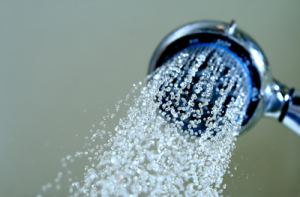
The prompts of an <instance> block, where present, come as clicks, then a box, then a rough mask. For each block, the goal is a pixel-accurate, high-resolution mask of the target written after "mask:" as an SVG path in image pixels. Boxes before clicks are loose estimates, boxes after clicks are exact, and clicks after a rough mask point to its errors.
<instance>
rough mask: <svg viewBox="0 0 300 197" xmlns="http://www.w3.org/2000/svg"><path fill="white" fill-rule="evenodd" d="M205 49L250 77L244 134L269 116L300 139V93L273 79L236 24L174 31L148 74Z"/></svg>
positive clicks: (259, 53)
mask: <svg viewBox="0 0 300 197" xmlns="http://www.w3.org/2000/svg"><path fill="white" fill-rule="evenodd" d="M205 47H206V48H207V47H213V50H214V51H223V52H224V51H225V53H227V54H229V55H230V58H231V59H235V61H237V62H239V65H240V66H241V70H242V71H243V72H244V76H246V77H245V80H244V82H245V83H246V85H247V87H248V94H249V95H248V101H247V106H246V108H247V109H246V114H245V116H244V117H243V123H242V129H241V132H242V131H245V130H248V129H249V128H250V127H251V126H252V125H254V124H255V123H256V122H257V121H258V120H259V119H260V118H261V117H262V116H263V115H265V116H268V117H272V118H274V119H277V120H279V121H280V122H282V123H283V124H285V125H286V126H288V127H289V128H291V129H292V130H293V131H295V132H296V133H297V134H298V135H300V91H298V90H295V89H294V88H290V87H288V86H285V85H283V84H281V83H279V82H278V81H276V80H275V79H274V78H273V76H272V74H271V71H270V67H269V64H268V61H267V58H266V56H265V55H264V53H263V51H262V50H261V48H260V47H259V46H258V44H257V43H256V42H255V41H254V40H253V39H252V38H251V37H250V36H248V35H247V34H246V33H244V32H243V31H242V30H240V29H238V28H236V24H235V23H234V21H232V22H231V23H229V24H228V23H224V22H219V21H199V22H194V23H189V24H186V25H183V26H181V27H179V28H178V29H176V30H174V31H173V32H171V33H170V34H169V35H167V36H166V37H165V38H164V39H163V41H162V42H161V43H160V44H159V46H158V47H157V49H156V50H155V52H154V55H153V57H152V59H151V62H150V66H149V70H148V74H150V73H152V72H153V71H154V70H155V69H156V68H158V67H160V66H162V65H163V64H164V63H165V62H167V61H168V60H170V58H172V57H174V56H176V55H177V54H178V53H179V52H181V51H183V50H190V53H193V52H191V51H192V48H197V50H198V51H199V50H206V49H205ZM197 50H194V51H197ZM223 73H225V72H223ZM219 85H222V84H219ZM216 89H217V87H216ZM216 91H217V90H216Z"/></svg>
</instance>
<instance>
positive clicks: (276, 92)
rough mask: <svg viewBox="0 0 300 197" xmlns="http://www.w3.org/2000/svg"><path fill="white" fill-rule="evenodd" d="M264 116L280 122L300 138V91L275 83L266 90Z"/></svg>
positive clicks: (275, 81)
mask: <svg viewBox="0 0 300 197" xmlns="http://www.w3.org/2000/svg"><path fill="white" fill-rule="evenodd" d="M265 97H266V107H265V111H264V115H265V116H266V117H270V118H273V119H276V120H278V121H279V122H281V123H282V124H284V125H285V126H287V127H288V128H289V129H291V130H292V131H294V132H295V133H296V134H298V135H299V136H300V91H299V90H297V89H294V88H291V87H289V86H287V85H284V84H282V83H280V82H279V81H277V80H275V79H274V82H273V83H271V84H270V85H268V86H267V88H266V90H265Z"/></svg>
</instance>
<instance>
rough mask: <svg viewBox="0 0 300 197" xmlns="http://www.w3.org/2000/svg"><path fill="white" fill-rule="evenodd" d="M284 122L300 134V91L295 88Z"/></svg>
mask: <svg viewBox="0 0 300 197" xmlns="http://www.w3.org/2000/svg"><path fill="white" fill-rule="evenodd" d="M282 123H283V124H284V125H286V126H287V127H288V128H290V129H291V130H293V131H295V133H296V134H298V135H299V136H300V91H299V90H294V92H293V94H292V95H291V100H290V102H289V103H288V106H287V111H286V114H285V116H284V117H283V120H282Z"/></svg>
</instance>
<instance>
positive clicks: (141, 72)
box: [0, 0, 300, 197]
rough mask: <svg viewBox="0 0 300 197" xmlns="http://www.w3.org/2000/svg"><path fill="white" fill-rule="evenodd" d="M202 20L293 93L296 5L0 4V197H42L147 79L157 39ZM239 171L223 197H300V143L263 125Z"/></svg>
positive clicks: (243, 143) (298, 23) (244, 144)
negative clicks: (252, 53)
mask: <svg viewBox="0 0 300 197" xmlns="http://www.w3.org/2000/svg"><path fill="white" fill-rule="evenodd" d="M202 19H214V20H223V21H230V20H231V19H235V20H236V22H237V25H238V26H239V27H240V28H241V29H243V30H244V31H246V32H248V33H249V34H250V35H251V36H252V37H254V38H255V40H256V41H257V42H258V43H260V45H261V47H262V48H263V49H264V51H265V53H266V55H267V57H268V59H269V62H270V64H271V67H272V72H273V75H274V76H275V77H276V78H278V79H279V80H280V81H282V82H284V83H286V84H290V85H293V86H295V87H296V88H300V76H299V75H300V63H299V62H300V55H299V51H300V50H299V46H300V38H299V35H300V1H297V0H293V1H292V0H289V1H287V0H285V1H244V0H243V1H203V0H202V1H196V0H195V1H184V2H183V1H174V0H172V1H171V0H165V1H151V2H150V1H97V2H96V1H81V2H77V1H76V2H71V1H69V2H67V1H64V2H58V1H57V2H49V1H48V2H46V1H43V2H31V1H27V2H21V1H16V2H8V1H1V2H0V196H1V197H14V196H24V197H27V196H36V194H38V193H40V191H41V186H42V185H43V184H45V183H47V182H49V181H53V180H54V178H55V177H56V174H57V172H59V171H61V169H62V168H61V163H60V159H61V158H62V157H65V156H66V155H68V154H72V155H73V154H74V153H75V152H76V151H80V150H82V145H83V143H84V136H86V135H87V133H89V132H88V131H89V129H90V128H91V125H92V124H95V125H99V122H100V121H101V120H102V116H104V115H105V114H106V112H105V109H106V108H108V109H113V108H114V105H115V104H116V102H117V101H118V100H119V99H122V98H124V97H125V95H126V94H127V93H128V92H129V91H130V89H131V86H132V84H133V83H137V82H138V81H140V80H142V79H143V78H144V77H145V76H146V73H147V67H148V63H149V60H150V58H151V55H152V53H153V51H154V49H155V47H156V46H157V45H158V43H159V42H160V41H161V39H162V38H163V37H164V36H165V35H166V34H167V33H169V32H170V31H171V30H173V29H174V28H176V27H178V26H180V25H182V24H184V23H187V22H191V21H195V20H202ZM84 110H85V112H84ZM115 121H116V120H115ZM85 162H86V161H85ZM236 164H238V170H237V171H235V170H233V169H232V170H231V171H232V172H233V174H234V177H233V178H231V177H229V176H225V181H224V182H225V183H227V185H228V186H227V189H226V191H225V193H224V194H226V195H231V196H249V197H250V196H255V197H260V196H261V197H266V196H300V137H299V136H297V135H296V134H294V133H293V132H291V131H289V130H288V129H287V128H285V127H284V126H283V125H280V124H279V123H278V122H276V121H273V120H269V119H266V118H263V119H262V120H261V121H260V122H259V123H258V124H257V125H256V126H255V127H254V128H252V129H251V131H250V132H248V133H245V134H244V135H242V136H240V137H239V138H238V141H237V149H236V150H235V151H234V156H233V159H232V165H231V166H232V168H233V166H235V165H236ZM83 165H84V162H83ZM80 169H81V168H80ZM78 174H81V172H80V170H78ZM247 177H248V179H247ZM66 194H67V193H66V190H65V189H62V190H61V191H60V193H58V196H66Z"/></svg>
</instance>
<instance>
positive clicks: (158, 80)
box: [38, 45, 250, 197]
mask: <svg viewBox="0 0 300 197" xmlns="http://www.w3.org/2000/svg"><path fill="white" fill-rule="evenodd" d="M248 78H249V77H247V72H245V70H244V68H243V65H241V63H240V62H239V61H238V60H237V58H234V56H233V55H232V54H230V53H229V52H228V51H226V50H223V49H220V48H217V47H216V46H213V45H196V46H191V47H189V48H186V49H184V50H183V51H180V52H179V53H177V54H176V55H174V56H173V57H172V58H170V59H169V60H168V61H167V62H165V63H164V64H163V65H162V66H161V67H159V68H157V69H156V70H155V72H154V73H152V74H151V75H149V76H148V77H147V78H146V79H145V81H144V82H139V83H138V85H134V86H133V89H132V91H131V94H130V96H131V97H132V100H133V101H132V102H131V103H130V105H129V104H128V102H129V95H128V96H127V97H126V99H125V100H123V101H122V100H121V101H119V102H118V103H117V104H116V111H119V109H120V106H121V105H124V104H125V105H128V107H127V108H128V109H127V111H125V112H126V113H125V115H124V116H123V117H121V118H120V119H119V123H118V125H117V126H115V128H114V129H109V128H107V127H106V126H105V124H106V123H105V120H104V121H101V122H100V127H101V129H97V130H96V129H94V131H93V134H92V136H91V137H90V138H89V139H88V143H87V145H86V146H85V147H86V148H85V149H86V150H85V151H81V152H76V154H74V155H73V156H71V155H69V156H67V157H66V158H63V160H62V162H63V165H67V164H66V162H67V161H68V160H72V161H75V163H76V159H77V158H79V157H86V158H87V161H86V167H85V172H84V178H83V179H82V180H79V181H70V186H69V192H70V194H69V195H70V196H90V197H94V196H130V197H136V196H159V197H161V196H198V197H199V196H222V192H223V190H224V189H225V188H226V185H225V184H223V183H222V182H223V175H224V174H225V173H226V171H228V168H229V163H230V158H231V154H232V151H233V149H234V148H235V144H234V141H235V140H236V136H237V134H238V133H239V130H240V128H241V124H242V121H243V116H244V114H245V111H246V106H247V102H248V98H249V94H250V93H249V90H248V84H249V82H248V81H247V80H248ZM118 113H120V111H119V112H118ZM114 116H115V114H114V113H108V115H107V117H105V118H104V119H106V118H114ZM115 120H117V119H115ZM103 139H108V140H107V141H106V142H104V143H103V141H104V140H103ZM65 174H67V173H64V175H63V174H62V173H59V174H58V177H57V178H56V179H55V181H54V182H55V183H54V184H55V185H56V187H57V186H58V187H60V183H59V182H60V179H61V177H62V176H72V175H65ZM69 174H71V173H69ZM69 180H72V179H69ZM49 188H50V186H49V184H48V186H47V184H46V185H45V186H43V191H44V192H47V190H49ZM38 196H42V195H38Z"/></svg>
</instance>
